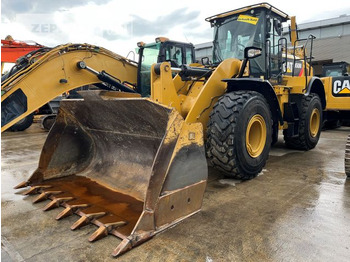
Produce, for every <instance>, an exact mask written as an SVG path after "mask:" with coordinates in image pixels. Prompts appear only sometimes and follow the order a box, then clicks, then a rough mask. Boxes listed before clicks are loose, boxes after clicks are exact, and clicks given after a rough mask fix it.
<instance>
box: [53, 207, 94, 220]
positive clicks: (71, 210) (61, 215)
mask: <svg viewBox="0 0 350 262" xmlns="http://www.w3.org/2000/svg"><path fill="white" fill-rule="evenodd" d="M88 206H89V205H88V204H78V205H69V207H66V208H65V209H64V210H63V211H62V212H61V213H59V214H58V215H57V217H56V220H60V219H62V218H65V217H68V216H70V215H72V214H73V213H74V212H75V211H76V210H77V209H78V208H84V207H88Z"/></svg>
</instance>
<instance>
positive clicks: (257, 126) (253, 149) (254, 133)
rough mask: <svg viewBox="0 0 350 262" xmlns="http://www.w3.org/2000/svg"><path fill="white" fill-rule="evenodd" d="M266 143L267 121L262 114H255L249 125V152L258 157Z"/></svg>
mask: <svg viewBox="0 0 350 262" xmlns="http://www.w3.org/2000/svg"><path fill="white" fill-rule="evenodd" d="M265 144H266V123H265V120H264V118H263V117H262V116H261V115H258V114H256V115H254V116H253V117H252V118H251V119H250V121H249V123H248V126H247V131H246V148H247V151H248V154H249V155H250V156H251V157H253V158H256V157H258V156H260V154H261V153H262V151H263V150H264V148H265Z"/></svg>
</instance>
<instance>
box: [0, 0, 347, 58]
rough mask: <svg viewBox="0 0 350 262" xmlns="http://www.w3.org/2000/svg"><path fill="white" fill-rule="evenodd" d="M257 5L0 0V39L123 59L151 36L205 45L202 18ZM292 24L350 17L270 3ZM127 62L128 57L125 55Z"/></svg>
mask: <svg viewBox="0 0 350 262" xmlns="http://www.w3.org/2000/svg"><path fill="white" fill-rule="evenodd" d="M258 2H259V1H245V0H243V1H232V0H231V1H220V0H216V1H203V0H186V1H183V0H176V1H164V0H163V1H160V0H153V1H133V0H90V1H89V0H50V1H49V0H30V1H29V0H2V1H1V38H2V39H4V38H5V37H6V36H7V35H12V36H13V38H14V39H17V40H33V41H35V42H38V43H40V44H43V45H47V46H56V45H59V44H64V43H68V42H70V43H89V44H95V45H99V46H103V47H105V48H108V49H110V50H112V51H114V52H116V53H118V54H120V55H123V56H126V55H127V53H128V51H130V50H134V48H135V47H136V43H137V42H139V41H143V42H146V43H149V42H153V41H154V38H155V37H156V36H166V37H168V38H170V39H173V40H178V41H187V42H192V43H193V44H199V43H203V42H208V41H211V39H212V29H211V28H210V25H209V23H208V22H205V21H204V19H205V18H206V17H209V16H212V15H215V14H218V13H222V12H225V11H229V10H233V9H236V8H240V7H243V6H246V5H250V4H255V3H258ZM269 3H270V4H272V5H273V6H275V7H277V8H279V9H281V10H282V11H284V12H286V13H287V14H289V15H295V16H297V22H298V23H299V24H300V23H303V22H309V21H316V20H322V19H327V18H334V17H338V16H340V15H343V14H350V1H349V0H334V1H320V0H317V1H316V0H309V1H307V0H293V1H281V0H270V1H269ZM130 58H132V57H130Z"/></svg>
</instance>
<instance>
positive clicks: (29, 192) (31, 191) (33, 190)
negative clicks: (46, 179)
mask: <svg viewBox="0 0 350 262" xmlns="http://www.w3.org/2000/svg"><path fill="white" fill-rule="evenodd" d="M50 187H52V186H50V185H40V186H32V187H31V188H30V189H29V190H27V191H25V192H24V193H23V195H34V194H38V193H39V192H40V190H41V189H43V188H50Z"/></svg>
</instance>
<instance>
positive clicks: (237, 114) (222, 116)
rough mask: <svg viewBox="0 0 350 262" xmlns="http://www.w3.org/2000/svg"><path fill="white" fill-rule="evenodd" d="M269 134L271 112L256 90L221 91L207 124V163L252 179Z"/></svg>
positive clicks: (263, 160)
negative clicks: (223, 92)
mask: <svg viewBox="0 0 350 262" xmlns="http://www.w3.org/2000/svg"><path fill="white" fill-rule="evenodd" d="M271 138H272V119H271V112H270V108H269V106H268V104H267V102H266V100H265V98H264V97H263V96H262V95H261V94H260V93H258V92H254V91H235V92H231V93H227V94H224V95H223V96H222V97H221V98H220V99H219V101H218V102H217V103H216V104H215V106H214V108H213V110H212V112H211V114H210V119H209V122H208V126H207V141H206V152H207V158H208V161H209V164H210V165H212V166H213V167H214V168H216V169H218V170H220V171H221V172H223V173H224V174H225V175H226V176H229V177H233V178H238V179H243V180H247V179H252V178H254V177H255V176H257V174H258V173H259V172H261V170H262V168H263V167H264V166H265V164H266V161H267V159H268V155H269V151H270V147H271Z"/></svg>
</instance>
